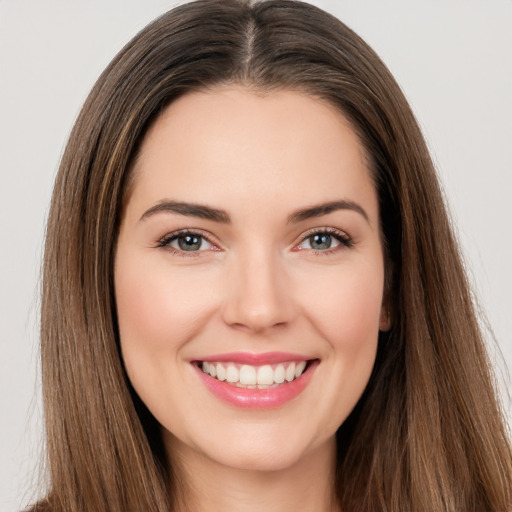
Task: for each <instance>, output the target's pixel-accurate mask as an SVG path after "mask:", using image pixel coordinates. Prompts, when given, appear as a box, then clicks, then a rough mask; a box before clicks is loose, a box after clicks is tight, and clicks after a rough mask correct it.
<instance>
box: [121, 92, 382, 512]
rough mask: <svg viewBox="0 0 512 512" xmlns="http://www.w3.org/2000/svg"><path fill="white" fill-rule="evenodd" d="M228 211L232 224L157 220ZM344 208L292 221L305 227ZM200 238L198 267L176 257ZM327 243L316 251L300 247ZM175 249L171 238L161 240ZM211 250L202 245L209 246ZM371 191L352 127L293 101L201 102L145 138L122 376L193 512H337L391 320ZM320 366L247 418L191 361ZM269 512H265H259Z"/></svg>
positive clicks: (195, 256) (125, 282) (129, 249)
mask: <svg viewBox="0 0 512 512" xmlns="http://www.w3.org/2000/svg"><path fill="white" fill-rule="evenodd" d="M169 200H172V201H179V202H187V203H194V204H200V205H206V206H208V207H211V208H215V209H219V210H223V211H224V212H225V213H226V214H227V215H229V217H230V222H229V223H224V222H217V221H215V220H211V219H204V218H198V217H195V216H190V215H183V214H179V213H176V212H169V211H159V212H153V214H147V215H146V216H145V217H144V213H145V212H147V211H148V210H150V209H151V208H153V207H155V205H158V204H159V203H160V202H162V201H169ZM339 200H345V201H351V202H353V203H355V204H357V205H358V206H359V207H360V208H361V210H362V211H363V212H360V211H355V210H354V209H345V208H344V209H338V210H335V211H332V212H330V213H326V214H323V215H319V216H315V217H313V218H308V219H300V220H297V219H296V220H295V221H294V222H290V216H292V215H293V214H294V213H295V212H297V210H301V209H304V208H309V207H312V206H315V205H319V204H323V203H328V202H332V201H339ZM182 229H190V230H193V231H199V233H200V234H201V235H203V236H205V237H206V238H205V241H203V242H202V244H203V245H202V246H201V247H200V249H199V250H196V251H189V252H185V251H182V250H180V248H179V243H178V240H177V239H174V240H173V241H172V242H171V243H170V245H171V247H169V245H167V246H162V245H163V244H162V238H164V237H166V236H167V235H169V234H172V233H174V232H176V231H177V230H182ZM312 229H316V230H317V231H320V232H325V230H326V229H327V230H333V229H334V230H336V233H337V234H338V233H340V234H341V235H342V236H343V237H345V238H347V237H349V238H350V241H351V242H350V243H351V245H350V246H346V245H344V243H342V242H338V241H337V240H336V238H334V237H332V238H330V241H331V247H330V248H329V249H323V248H322V249H321V250H317V251H315V250H314V249H313V248H312V247H313V246H314V244H313V246H312V245H311V243H312V242H311V238H310V231H311V230H312ZM168 240H169V237H167V241H168ZM206 240H208V241H206ZM383 286H384V257H383V249H382V245H381V237H380V233H379V211H378V200H377V195H376V191H375V187H374V185H373V183H372V180H371V178H370V175H369V171H368V169H367V164H366V159H365V155H364V151H363V149H362V146H361V144H360V142H359V140H358V138H357V136H356V135H355V133H354V131H353V130H352V128H351V127H350V125H349V123H348V122H347V121H346V120H345V119H344V118H343V117H342V116H341V115H340V113H339V112H338V111H337V110H335V109H334V108H333V107H331V106H330V105H328V104H326V103H325V102H323V101H321V100H318V99H315V98H313V97H311V96H307V95H305V94H302V93H297V92H292V91H279V92H272V93H269V94H262V93H261V92H258V93H256V92H254V91H250V90H247V89H244V88H242V87H238V86H230V87H223V88H216V89H213V90H210V91H207V92H195V93H190V94H188V95H185V96H183V97H182V98H180V99H178V100H177V101H175V102H174V103H172V104H171V105H170V106H169V107H167V109H166V110H165V111H164V112H163V113H162V115H161V116H160V117H159V118H158V119H157V121H156V122H155V123H154V125H153V126H152V127H151V128H150V130H149V132H148V134H147V136H146V138H145V140H144V142H143V144H142V148H141V152H140V154H139V157H138V159H137V162H136V165H135V168H134V181H133V184H132V186H131V189H130V191H129V194H128V199H127V203H126V207H125V212H124V216H123V219H122V223H121V228H120V233H119V239H118V245H117V253H116V264H115V288H116V300H117V311H118V317H119V328H120V336H121V348H122V354H123V359H124V363H125V365H126V369H127V372H128V376H129V378H130V380H131V382H132V384H133V386H134V388H135V390H136V391H137V393H138V394H139V396H140V397H141V399H142V400H143V401H144V403H145V404H146V405H147V407H148V408H149V410H150V411H151V412H152V414H153V415H154V416H155V417H156V419H157V420H158V422H159V423H160V425H161V427H162V433H163V438H164V442H165V445H166V447H167V449H168V451H169V452H170V455H171V459H172V460H173V461H174V463H175V464H176V466H177V468H178V472H179V473H180V474H181V477H182V479H183V480H184V482H185V483H186V485H187V487H186V489H187V491H186V494H185V501H187V502H188V503H193V507H194V510H198V511H202V510H209V511H212V510H219V511H220V510H238V511H253V510H258V511H261V510H270V511H276V512H278V511H289V510H315V511H321V510H325V511H327V510H333V509H335V506H334V505H333V497H332V491H331V489H332V487H331V486H332V481H333V469H334V464H335V455H334V450H335V432H336V430H337V429H338V427H339V426H340V425H341V424H342V423H343V421H344V420H345V419H346V417H347V416H348V415H349V413H350V412H351V410H352V409H353V407H354V406H355V404H356V403H357V401H358V399H359V398H360V396H361V394H362V392H363V390H364V388H365V386H366V384H367V382H368V379H369V376H370V373H371V370H372V366H373V363H374V359H375V354H376V349H377V337H378V331H379V329H386V328H387V327H388V320H387V318H386V315H385V313H384V310H385V308H383V306H382V302H383ZM239 351H244V352H252V353H256V354H259V353H264V352H271V351H284V352H293V353H295V354H297V353H298V354H302V355H305V356H307V357H308V358H309V359H313V358H315V359H317V360H318V361H319V365H318V367H317V368H316V369H315V370H314V372H313V373H312V376H311V379H310V381H309V384H308V385H307V387H306V388H305V389H304V391H303V392H302V393H301V394H300V395H299V396H297V397H296V398H294V399H293V400H291V401H289V402H287V403H285V404H284V405H282V406H280V407H277V408H273V409H267V410H243V409H240V408H237V407H234V406H233V405H230V404H226V403H225V402H223V401H221V400H219V399H218V398H217V397H216V396H214V395H213V394H212V393H211V392H210V391H209V390H208V389H206V387H205V386H204V384H203V383H202V382H201V380H200V379H199V378H198V375H197V371H196V370H195V369H194V368H193V366H192V364H191V361H192V360H194V359H198V358H199V359H200V358H201V357H207V356H213V355H215V354H220V353H226V352H239ZM263 507H265V508H263Z"/></svg>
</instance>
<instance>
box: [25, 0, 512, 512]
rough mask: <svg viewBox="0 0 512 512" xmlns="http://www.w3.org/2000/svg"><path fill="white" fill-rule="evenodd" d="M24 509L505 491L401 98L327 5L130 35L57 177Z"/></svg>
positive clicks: (240, 13) (180, 11)
mask: <svg viewBox="0 0 512 512" xmlns="http://www.w3.org/2000/svg"><path fill="white" fill-rule="evenodd" d="M42 358H43V382H44V399H45V412H46V423H47V443H48V462H49V469H50V476H51V489H50V492H49V495H48V497H47V498H46V499H45V500H43V501H42V502H41V503H40V504H39V505H37V506H36V507H35V509H36V510H66V511H71V510H76V511H78V510H81V511H82V510H109V511H115V510H124V511H126V510H203V509H206V508H208V509H213V510H215V509H220V508H221V507H222V508H223V509H228V510H229V509H236V510H256V509H258V510H259V509H261V508H263V507H267V508H271V509H273V510H336V511H339V510H343V511H345V510H365V511H371V510H374V511H381V510H397V511H398V510H411V511H412V510H418V511H420V510H421V511H434V510H435V511H442V510H445V511H452V510H453V511H455V510H457V511H459V510H465V511H466V510H474V511H480V510H493V511H503V510H509V509H510V508H511V504H512V501H511V489H510V478H511V474H512V463H511V456H510V446H509V443H508V440H507V438H506V433H505V429H504V426H503V421H502V418H501V416H500V413H499V408H498V405H497V403H496V397H495V393H494V390H493V387H492V381H491V377H490V371H489V363H488V360H487V356H486V354H485V350H484V347H483V342H482V337H481V333H480V331H479V328H478V324H477V321H476V318H475V313H474V310H473V305H472V301H471V297H470V293H469V290H468V285H467V282H466V279H465V275H464V272H463V269H462V265H461V263H460V257H459V255H458V248H457V245H456V244H455V242H454V239H453V236H452V234H451V230H450V225H449V222H448V219H447V215H446V211H445V207H444V205H443V200H442V197H441V193H440V191H439V187H438V184H437V180H436V176H435V172H434V169H433V166H432V163H431V161H430V158H429V156H428V152H427V149H426V146H425V143H424V141H423V138H422V136H421V133H420V131H419V129H418V126H417V124H416V122H415V120H414V117H413V115H412V113H411V111H410V109H409V107H408V105H407V103H406V101H405V99H404V97H403V95H402V93H401V92H400V90H399V88H398V86H397V85H396V83H395V82H394V80H393V78H392V77H391V75H390V74H389V71H388V70H387V69H386V68H385V66H384V65H383V64H382V62H381V61H380V60H379V59H378V57H377V56H376V55H375V54H374V52H373V51H372V50H371V49H370V48H368V46H367V45H366V44H365V43H364V42H362V41H361V40H360V39H359V38H358V37H357V36H356V35H355V34H354V33H353V32H351V31H350V30H349V29H348V28H347V27H345V26H344V25H343V24H341V23H340V22H339V21H338V20H336V19H334V18H332V17H330V16H329V15H327V14H325V13H323V12H322V11H320V10H318V9H316V8H313V7H311V6H308V5H306V4H302V3H299V2H297V3H296V2H289V1H280V0H279V1H271V2H261V3H255V4H254V5H252V6H250V5H248V4H247V3H245V2H239V1H235V0H233V1H232V0H228V1H200V2H194V3H191V4H187V5H184V6H182V7H179V8H177V9H175V10H173V11H171V12H170V13H168V14H166V15H164V16H162V17H161V18H159V19H158V20H156V21H155V22H154V23H153V24H151V25H150V26H149V27H147V28H146V29H145V30H144V31H142V32H141V33H140V34H139V35H138V36H137V37H136V38H135V39H134V40H132V41H131V42H130V43H129V44H128V45H127V46H126V47H125V48H124V49H123V50H122V51H121V52H120V54H119V55H118V56H117V57H116V58H115V59H114V61H113V62H112V63H111V64H110V66H109V67H108V68H107V70H106V71H105V72H104V73H103V75H102V76H101V77H100V79H99V81H98V83H97V84H96V86H95V87H94V89H93V91H92V92H91V94H90V96H89V98H88V100H87V101H86V103H85V105H84V107H83V110H82V112H81V114H80V116H79V118H78V120H77V122H76V125H75V128H74V130H73V132H72V134H71V137H70V140H69V143H68V146H67V148H66V151H65V154H64V156H63V160H62V164H61V169H60V172H59V176H58V178H57V182H56V186H55V191H54V196H53V201H52V207H51V213H50V218H49V225H48V236H47V245H46V253H45V269H44V285H43V311H42Z"/></svg>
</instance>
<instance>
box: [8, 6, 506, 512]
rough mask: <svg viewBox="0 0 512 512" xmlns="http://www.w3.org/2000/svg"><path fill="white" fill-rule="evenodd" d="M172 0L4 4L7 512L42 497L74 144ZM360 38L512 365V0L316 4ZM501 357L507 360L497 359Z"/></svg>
mask: <svg viewBox="0 0 512 512" xmlns="http://www.w3.org/2000/svg"><path fill="white" fill-rule="evenodd" d="M176 3H177V2H173V1H172V0H171V1H169V0H167V1H164V0H151V1H148V0H138V1H134V0H118V1H113V0H108V1H106V0H88V1H87V2H85V1H83V2H69V1H65V0H62V1H55V0H46V1H41V0H37V1H36V0H34V1H27V0H0V233H1V238H0V251H1V252H0V511H1V512H9V511H14V510H19V509H20V508H21V507H22V506H24V505H26V504H27V503H28V502H29V501H30V500H31V499H32V498H33V497H34V493H37V488H36V484H37V480H36V478H35V475H36V469H37V467H38V464H39V460H40V455H41V451H42V436H41V431H42V427H41V425H42V410H41V399H40V392H41V390H40V384H39V369H38V315H39V297H38V286H39V282H38V279H39V268H40V261H41V246H42V242H43V237H44V223H45V218H46V214H47V210H48V204H49V200H50V194H51V190H52V182H53V179H54V176H55V173H56V170H57V167H58V162H59V158H60V156H61V153H62V150H63V147H64V144H65V141H66V138H67V136H68V134H69V131H70V129H71V126H72V124H73V121H74V119H75V117H76V115H77V113H78V110H79V108H80V106H81V104H82V102H83V101H84V99H85V97H86V95H87V93H88V91H89V90H90V88H91V86H92V85H93V83H94V81H95V80H96V78H97V77H98V75H99V74H100V72H101V71H102V70H103V68H104V67H105V66H106V65H107V63H108V62H109V61H110V59H111V58H112V57H113V56H114V55H115V53H116V52H117V51H118V50H120V49H121V47H122V46H123V45H124V43H126V42H127V41H128V40H129V39H130V38H131V37H132V36H133V35H135V33H137V32H138V31H139V30H140V29H141V28H142V27H143V26H144V25H145V24H146V23H148V22H149V21H151V20H152V19H153V18H154V17H156V16H157V15H159V14H161V13H163V12H164V11H166V10H168V9H169V8H171V7H173V6H174V5H176ZM312 3H315V4H317V5H319V6H320V7H323V8H324V9H326V10H329V11H330V12H332V13H333V14H335V15H336V16H338V17H339V18H340V19H341V20H343V21H344V22H345V23H346V24H347V25H349V26H350V27H351V28H353V29H355V31H356V32H358V33H359V34H360V35H361V36H362V37H363V38H364V39H366V41H367V42H368V43H369V44H370V45H371V46H372V47H373V48H374V49H375V50H376V51H377V53H378V54H379V55H380V56H381V57H382V58H383V60H384V61H385V62H386V63H387V65H388V66H389V68H390V69H391V71H392V72H393V73H394V75H395V77H396V78H397V80H398V82H399V83H400V85H401V86H402V88H403V90H404V91H405V94H406V96H407V97H408V99H409V101H410V103H411V105H412V107H413V110H414V111H415V113H416V115H417V117H418V119H419V122H420V124H421V126H422V128H423V130H424V133H425V136H426V138H427V141H428V144H429V146H430V148H431V151H432V154H433V157H434V160H435V162H436V164H437V167H438V170H439V174H440V178H441V181H442V183H443V186H444V188H445V191H446V196H447V199H448V202H449V205H450V209H451V212H452V216H453V220H454V224H455V225H456V226H457V228H458V233H459V238H460V241H461V244H462V247H463V250H464V254H465V257H466V261H467V265H468V269H469V273H470V277H471V280H472V283H473V285H474V290H475V293H476V295H477V297H478V299H479V302H480V304H481V307H482V310H483V311H484V312H485V313H486V314H487V318H488V320H489V323H490V325H491V326H492V328H493V330H494V332H495V335H496V339H497V345H498V346H499V348H500V349H501V352H502V354H503V358H504V360H505V363H504V362H503V360H501V359H500V355H499V350H498V348H497V346H496V345H494V344H493V343H492V342H491V345H490V349H491V354H492V356H493V358H494V359H495V361H497V370H498V371H497V374H498V379H499V381H500V383H501V384H500V385H501V390H502V394H503V396H504V402H505V406H506V408H507V410H508V414H509V417H510V401H509V399H508V398H506V391H507V390H508V389H510V378H509V377H508V376H507V374H506V366H509V367H512V341H511V332H512V236H511V235H512V229H511V224H512V199H511V198H512V30H511V27H512V2H510V1H509V0H492V1H489V0H444V1H443V2H432V1H420V0H402V1H382V0H373V1H364V0H359V1H356V0H352V1H345V0H341V1H340V0H330V1H328V0H324V1H320V0H318V1H315V2H312ZM500 361H501V362H500Z"/></svg>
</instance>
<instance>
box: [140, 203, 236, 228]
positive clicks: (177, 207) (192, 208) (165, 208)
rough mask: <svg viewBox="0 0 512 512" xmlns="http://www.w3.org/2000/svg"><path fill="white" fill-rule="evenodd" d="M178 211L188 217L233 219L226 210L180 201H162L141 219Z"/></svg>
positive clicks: (223, 220)
mask: <svg viewBox="0 0 512 512" xmlns="http://www.w3.org/2000/svg"><path fill="white" fill-rule="evenodd" d="M165 212H168V213H177V214H179V215H185V216H187V217H198V218H200V219H208V220H213V221H214V222H221V223H223V224H229V223H230V222H231V219H230V217H229V215H228V214H227V213H226V212H225V211H224V210H218V209H217V208H211V207H209V206H204V205H202V204H195V203H183V202H179V201H168V200H164V201H160V202H159V203H158V204H156V205H155V206H153V207H151V208H150V209H149V210H146V211H145V212H144V213H143V214H142V217H141V218H140V220H146V219H147V218H149V217H151V216H153V215H156V214H157V213H165Z"/></svg>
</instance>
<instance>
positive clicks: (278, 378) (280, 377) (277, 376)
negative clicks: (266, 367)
mask: <svg viewBox="0 0 512 512" xmlns="http://www.w3.org/2000/svg"><path fill="white" fill-rule="evenodd" d="M284 375H285V371H284V366H283V365H282V364H278V365H277V368H276V370H275V372H274V382H275V383H276V384H282V383H283V382H284Z"/></svg>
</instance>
